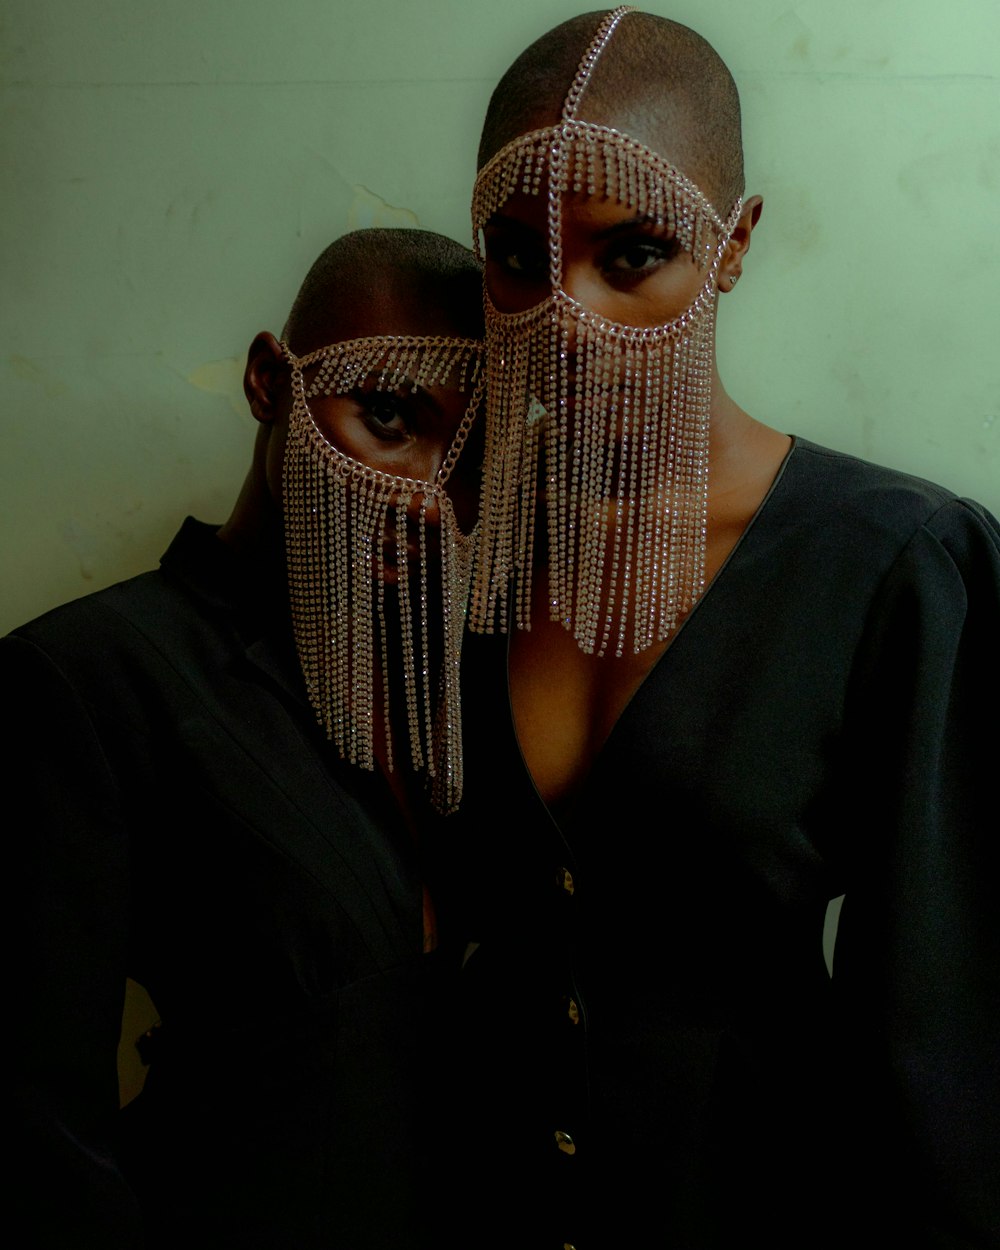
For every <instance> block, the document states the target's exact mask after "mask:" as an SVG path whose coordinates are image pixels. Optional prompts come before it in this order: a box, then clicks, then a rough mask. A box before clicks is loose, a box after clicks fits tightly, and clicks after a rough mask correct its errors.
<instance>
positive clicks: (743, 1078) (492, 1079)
mask: <svg viewBox="0 0 1000 1250" xmlns="http://www.w3.org/2000/svg"><path fill="white" fill-rule="evenodd" d="M761 209H762V201H761V198H760V196H758V195H755V194H748V193H747V189H746V188H745V187H744V179H743V160H742V147H741V138H740V112H739V99H738V95H737V91H736V87H735V85H734V83H733V79H732V76H731V75H730V73H729V71H728V69H727V68H726V66H725V64H724V63H723V61H722V60H721V59H720V57H719V56H718V54H717V53H716V52H715V50H714V49H713V48H712V47H710V46H709V44H708V43H706V41H705V40H704V39H703V38H701V37H700V36H699V35H698V34H696V33H695V32H694V31H692V30H689V29H688V28H687V27H685V26H682V25H680V24H678V23H676V22H673V21H669V20H667V19H666V18H663V17H658V16H654V15H651V14H648V13H640V12H636V11H634V10H632V9H628V8H621V9H616V10H614V11H608V12H604V11H602V12H593V13H586V14H583V15H582V16H580V17H577V18H573V19H572V20H570V21H567V22H564V23H562V24H561V25H559V26H557V27H556V28H555V29H553V30H551V31H549V32H548V33H547V34H545V35H543V36H542V37H541V38H540V39H539V40H538V41H537V42H536V43H534V44H533V45H532V46H531V47H529V48H528V49H527V50H526V51H525V52H524V53H522V55H521V56H519V57H518V58H517V60H516V61H515V62H514V64H513V65H512V66H511V67H510V69H509V70H508V71H507V73H506V74H505V75H504V76H503V78H502V79H501V81H500V83H499V85H498V86H497V88H496V90H495V92H494V94H493V97H492V100H491V102H490V106H489V111H488V114H487V118H486V123H485V126H484V129H483V135H482V143H481V146H480V152H479V173H478V177H477V180H476V185H475V191H474V195H473V206H472V214H473V223H474V226H475V228H476V231H477V243H478V246H480V248H481V249H482V254H483V256H484V260H485V293H486V301H485V302H486V345H487V371H488V398H487V405H486V417H487V419H486V430H485V438H486V448H485V460H484V470H483V486H482V511H481V519H480V527H479V528H480V533H479V541H478V546H477V565H476V571H475V574H474V577H473V587H472V599H471V605H470V618H471V622H472V625H473V627H474V628H475V629H477V630H478V631H481V632H482V633H484V634H485V635H491V634H492V635H493V637H492V638H490V637H486V638H484V639H483V640H481V644H480V646H479V647H478V648H477V650H481V651H482V653H483V654H482V655H481V656H480V657H479V660H478V661H477V662H476V663H470V666H469V687H468V690H467V691H466V706H467V708H468V709H469V713H468V716H467V726H466V728H467V742H468V749H467V751H466V756H465V769H466V791H465V799H464V801H463V807H462V810H461V812H460V814H459V818H458V819H459V822H460V828H456V829H454V830H452V834H451V838H450V841H449V842H448V847H449V849H450V852H451V854H452V862H453V864H454V865H455V870H456V882H455V888H456V889H457V891H458V893H459V894H460V896H461V898H462V902H463V905H464V906H465V908H466V920H465V924H466V928H467V932H468V937H469V939H470V942H469V947H468V953H467V957H466V961H465V967H464V971H463V984H464V994H465V999H466V1001H465V1023H466V1028H467V1034H466V1037H465V1041H464V1046H463V1051H464V1053H465V1054H466V1055H467V1056H469V1059H470V1062H469V1064H468V1071H467V1074H466V1078H465V1101H464V1105H465V1106H466V1107H467V1108H468V1109H469V1115H468V1117H467V1119H466V1120H465V1121H464V1124H463V1125H460V1126H459V1127H458V1128H457V1129H456V1136H457V1138H458V1140H460V1141H462V1142H464V1143H466V1144H467V1148H468V1149H467V1155H466V1161H467V1167H466V1169H465V1178H464V1181H463V1185H464V1189H465V1190H466V1191H467V1192H468V1193H470V1194H474V1195H476V1202H477V1203H478V1206H477V1207H476V1210H477V1211H478V1213H479V1216H480V1218H473V1219H471V1220H470V1221H469V1222H468V1224H467V1227H466V1232H467V1241H466V1242H465V1243H463V1244H470V1245H471V1244H475V1245H484V1244H487V1245H497V1246H499V1245H503V1246H509V1245H519V1246H520V1245H524V1246H533V1247H534V1246H538V1247H541V1246H551V1247H560V1246H561V1247H563V1248H564V1250H565V1248H566V1247H577V1248H578V1250H586V1248H587V1247H618V1246H658V1247H670V1248H672V1250H682V1248H683V1250H732V1248H733V1247H736V1246H743V1245H759V1246H764V1247H767V1248H768V1250H802V1248H804V1247H809V1248H810V1250H814V1248H816V1247H827V1248H832V1247H835V1246H836V1247H844V1246H851V1245H855V1244H859V1245H860V1244H872V1245H877V1246H906V1247H908V1248H911V1247H922V1248H927V1250H930V1248H931V1247H935V1248H939V1250H944V1247H948V1248H950V1250H957V1248H958V1247H962V1248H963V1250H972V1248H973V1247H980V1248H982V1247H986V1246H996V1245H998V1244H1000V1205H998V1201H1000V1199H998V1195H1000V1186H998V1185H997V1183H996V1178H997V1176H1000V1158H998V1145H997V1142H998V1131H1000V1130H998V1124H1000V1114H998V1112H1000V1100H998V1096H997V1072H998V1064H997V1055H998V1054H1000V1037H998V1021H1000V957H998V935H997V926H996V925H995V923H993V922H992V921H991V920H989V917H990V916H991V914H992V912H993V911H994V910H995V908H994V905H993V899H992V891H993V880H994V878H995V876H996V870H997V857H996V852H995V842H996V839H995V838H994V837H993V832H992V831H993V830H994V829H995V826H996V818H995V815H994V811H993V809H994V807H995V803H994V800H993V793H992V790H993V784H992V769H993V765H994V764H995V760H996V758H997V745H998V744H997V732H996V727H995V723H994V722H995V718H993V721H991V720H990V718H989V717H988V716H986V717H984V716H982V715H981V714H980V713H981V708H980V701H981V697H982V692H984V691H989V692H995V691H996V690H997V688H998V683H997V678H998V676H1000V673H998V647H997V637H998V636H1000V528H998V526H997V523H996V521H995V520H994V519H993V518H992V517H991V516H989V515H988V514H987V513H986V512H985V511H984V510H983V509H982V508H981V507H979V506H978V505H977V504H975V503H972V502H970V501H968V500H961V499H957V498H955V497H954V496H953V495H952V494H951V493H950V492H949V491H947V490H944V489H942V488H941V487H938V486H935V485H933V484H930V483H927V482H923V481H918V480H915V479H913V478H910V477H906V476H904V475H902V474H900V473H896V472H893V471H891V470H888V469H885V468H881V467H878V466H875V465H871V464H867V463H864V462H862V461H860V460H857V459H855V458H852V457H850V456H846V455H842V454H840V453H838V452H835V451H831V450H827V449H824V448H822V447H818V446H816V445H815V444H812V443H810V442H809V441H807V440H806V439H803V438H800V437H792V436H790V435H789V434H787V433H785V432H783V431H780V430H778V429H774V428H771V427H769V426H767V425H765V424H763V423H761V422H760V421H757V420H755V419H754V418H752V417H751V416H750V415H749V414H748V413H747V412H746V411H744V410H743V409H742V408H741V407H740V405H739V404H738V402H737V401H736V400H735V399H734V398H733V397H731V396H730V395H729V393H728V392H727V390H726V389H725V386H724V385H723V382H722V380H721V377H720V372H719V368H718V362H717V359H716V344H715V325H716V318H717V316H719V315H724V312H725V308H724V305H725V304H726V303H727V302H728V301H729V300H730V299H731V298H733V291H734V289H736V288H737V287H738V284H739V283H740V282H741V281H752V266H751V256H750V242H751V237H752V232H753V231H754V230H755V228H756V227H757V226H758V223H759V222H760V219H761ZM767 367H769V368H778V367H780V362H778V361H775V362H772V363H771V364H769V365H768V366H767ZM498 647H499V649H500V651H501V655H500V656H499V657H498V656H497V655H496V654H495V653H496V651H497V649H498ZM504 653H505V654H504ZM467 654H468V658H469V659H470V661H471V660H473V658H474V657H473V656H472V654H471V653H467ZM469 717H471V725H470V724H469V723H468V719H469ZM842 894H846V902H845V904H844V909H843V916H842V921H841V928H840V934H839V937H838V941H837V949H836V957H835V962H834V972H833V977H832V979H831V977H830V975H829V974H828V972H827V968H826V966H825V963H824V959H823V948H822V938H823V929H824V918H825V915H826V912H827V906H828V903H829V902H830V900H831V899H834V898H835V897H838V896H840V895H842Z"/></svg>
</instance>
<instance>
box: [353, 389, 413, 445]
mask: <svg viewBox="0 0 1000 1250" xmlns="http://www.w3.org/2000/svg"><path fill="white" fill-rule="evenodd" d="M359 402H360V404H361V408H362V411H363V413H364V421H365V424H366V425H367V426H368V428H369V429H370V430H371V431H372V433H373V434H374V435H375V436H376V438H383V439H386V440H396V439H401V438H408V437H409V435H410V421H409V413H408V412H407V407H406V404H405V402H404V401H403V400H402V399H401V398H400V397H399V396H398V395H393V394H392V393H391V392H388V391H369V392H368V394H366V395H362V396H361V397H360V400H359Z"/></svg>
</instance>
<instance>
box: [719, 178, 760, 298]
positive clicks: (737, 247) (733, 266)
mask: <svg viewBox="0 0 1000 1250" xmlns="http://www.w3.org/2000/svg"><path fill="white" fill-rule="evenodd" d="M763 208H764V201H763V199H762V198H761V196H759V195H752V196H750V198H749V199H748V200H745V201H744V204H743V211H742V212H741V213H740V219H739V221H738V222H737V223H736V227H735V229H734V230H733V233H732V236H731V237H730V240H729V243H728V244H727V246H726V250H725V253H724V254H723V257H722V263H721V264H720V265H719V290H720V291H731V290H732V289H733V287H734V286H735V285H736V283H737V282H738V281H739V279H740V275H741V274H742V272H743V259H744V257H745V256H746V254H747V252H749V251H750V235H751V233H752V232H753V228H754V226H756V224H757V222H758V221H760V215H761V212H762V210H763Z"/></svg>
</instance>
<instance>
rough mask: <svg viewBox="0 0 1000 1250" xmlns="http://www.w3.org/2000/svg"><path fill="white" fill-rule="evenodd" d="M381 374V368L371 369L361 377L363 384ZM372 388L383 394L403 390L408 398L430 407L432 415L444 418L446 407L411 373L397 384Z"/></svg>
mask: <svg viewBox="0 0 1000 1250" xmlns="http://www.w3.org/2000/svg"><path fill="white" fill-rule="evenodd" d="M380 374H381V370H380V369H370V370H369V371H368V372H367V373H366V374H364V375H363V376H362V378H361V379H360V383H361V385H362V386H364V385H365V384H366V383H368V382H369V381H371V382H377V381H378V378H379V376H380ZM371 389H372V391H374V392H379V391H381V393H382V394H383V395H395V394H397V392H403V393H404V394H405V395H406V396H407V397H408V398H412V399H413V400H415V401H416V402H417V403H419V404H422V405H423V406H424V407H426V408H429V409H430V410H431V413H432V415H434V416H435V417H438V418H439V419H441V420H443V419H444V409H443V408H442V407H441V405H440V404H439V403H438V401H437V400H436V399H435V398H434V396H433V395H432V394H431V393H430V391H429V390H428V389H427V387H426V386H418V385H417V383H416V381H415V380H414V379H413V378H411V377H410V375H409V374H405V375H404V376H403V377H401V378H400V379H399V381H398V382H397V383H396V385H395V386H388V385H387V386H383V387H378V386H374V385H373V386H372V388H371Z"/></svg>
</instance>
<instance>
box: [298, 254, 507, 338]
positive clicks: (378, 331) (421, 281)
mask: <svg viewBox="0 0 1000 1250" xmlns="http://www.w3.org/2000/svg"><path fill="white" fill-rule="evenodd" d="M407 320H413V321H414V322H415V323H416V324H417V325H418V326H419V327H420V331H419V332H420V334H421V335H425V336H433V335H439V334H440V335H450V336H456V337H459V338H482V335H483V324H482V270H481V269H480V266H479V262H478V261H477V260H476V258H475V257H474V256H473V254H472V252H471V251H470V250H469V249H468V248H467V247H463V246H462V245H461V244H460V243H456V242H455V241H454V240H453V239H447V238H445V237H444V236H443V235H440V234H434V233H432V232H431V231H429V230H382V229H372V230H355V231H354V232H353V233H351V234H345V235H343V236H342V237H341V238H339V239H337V240H336V242H335V243H331V244H330V246H329V247H328V248H327V249H326V250H325V251H324V252H323V253H322V254H321V255H320V256H319V257H318V258H317V260H316V261H315V263H314V264H313V266H312V268H311V269H310V270H309V272H308V274H306V278H305V281H304V282H303V283H302V287H301V289H300V290H299V293H298V295H297V296H296V298H295V303H294V304H293V305H292V311H291V312H290V313H289V316H288V321H287V322H286V323H285V328H284V331H283V334H282V337H283V338H284V339H285V342H286V343H288V345H289V347H290V348H291V349H292V351H293V352H295V354H296V355H298V356H304V355H306V354H307V353H308V352H311V351H315V350H316V349H317V348H319V347H325V346H326V345H327V344H329V343H338V342H342V341H343V340H345V339H352V338H366V337H370V336H374V335H382V334H399V333H403V332H405V331H404V329H403V328H402V327H403V325H404V323H405V322H406V321H407Z"/></svg>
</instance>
